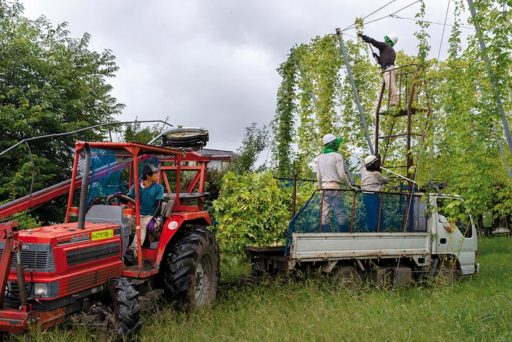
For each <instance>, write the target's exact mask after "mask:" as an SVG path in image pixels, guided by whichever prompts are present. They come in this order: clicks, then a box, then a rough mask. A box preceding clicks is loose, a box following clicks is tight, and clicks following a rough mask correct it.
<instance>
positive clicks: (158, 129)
mask: <svg viewBox="0 0 512 342" xmlns="http://www.w3.org/2000/svg"><path fill="white" fill-rule="evenodd" d="M136 120H137V118H135V121H136ZM167 120H168V118H167V117H166V118H165V119H164V121H167ZM167 128H168V126H167V125H165V124H163V123H162V124H159V123H157V124H154V125H151V126H147V127H144V128H141V123H140V122H136V123H133V124H128V125H126V129H125V131H124V140H125V141H130V142H139V143H142V144H147V143H148V142H150V141H151V140H152V139H153V138H155V137H156V136H157V135H158V134H160V133H162V132H163V131H165V130H166V129H167Z"/></svg>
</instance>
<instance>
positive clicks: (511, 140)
mask: <svg viewBox="0 0 512 342" xmlns="http://www.w3.org/2000/svg"><path fill="white" fill-rule="evenodd" d="M467 1H468V5H469V11H470V12H471V17H472V18H473V25H475V31H476V35H477V37H478V43H479V44H480V50H482V55H483V57H484V59H485V64H486V65H487V73H488V74H489V80H490V81H491V86H492V89H493V90H494V96H495V98H496V106H497V107H498V111H499V112H500V117H501V124H502V125H503V131H504V133H505V138H506V139H507V143H508V151H509V153H510V154H512V137H511V136H510V128H509V127H508V121H507V116H506V115H505V110H504V109H503V102H502V101H501V96H500V92H499V90H498V88H497V86H496V81H495V80H494V75H493V73H492V68H491V60H490V59H489V56H488V55H487V48H486V46H485V42H484V38H483V37H482V33H481V32H480V26H479V25H478V20H477V18H476V10H475V5H474V4H473V0H467ZM503 159H504V160H505V164H506V168H507V171H508V176H509V177H510V178H512V173H511V172H510V167H509V166H508V163H507V159H506V156H505V155H503Z"/></svg>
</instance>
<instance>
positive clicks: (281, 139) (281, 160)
mask: <svg viewBox="0 0 512 342" xmlns="http://www.w3.org/2000/svg"><path fill="white" fill-rule="evenodd" d="M277 71H278V72H279V75H281V77H282V82H281V85H280V87H279V90H278V91H277V109H276V116H275V118H274V121H273V122H272V129H273V131H274V139H275V140H274V144H273V154H274V156H275V160H276V171H277V175H278V176H284V175H286V174H287V173H288V171H289V170H290V168H291V166H292V160H293V157H292V155H291V154H290V152H291V147H292V137H293V135H294V112H295V107H296V104H295V83H296V81H297V73H298V68H297V61H296V58H295V54H294V50H292V51H291V53H290V57H289V58H288V59H287V60H286V61H285V62H283V63H282V64H281V65H280V66H279V68H278V69H277Z"/></svg>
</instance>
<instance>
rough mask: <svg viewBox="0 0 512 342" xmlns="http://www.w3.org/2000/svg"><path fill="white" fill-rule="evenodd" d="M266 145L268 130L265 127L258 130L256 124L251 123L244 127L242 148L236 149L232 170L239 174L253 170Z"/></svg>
mask: <svg viewBox="0 0 512 342" xmlns="http://www.w3.org/2000/svg"><path fill="white" fill-rule="evenodd" d="M267 144H268V130H267V127H266V126H263V127H262V128H259V127H258V126H257V124H256V122H253V123H252V124H251V125H250V126H249V127H246V128H245V136H244V140H243V141H242V146H240V148H239V149H238V151H237V152H238V156H237V157H236V158H235V160H234V162H233V167H232V168H233V170H234V171H235V172H236V173H239V174H241V173H245V172H249V171H251V170H253V168H254V163H255V162H256V161H257V159H258V156H259V154H260V153H261V151H263V150H264V149H265V148H266V147H267Z"/></svg>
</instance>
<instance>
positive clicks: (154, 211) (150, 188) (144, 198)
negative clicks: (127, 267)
mask: <svg viewBox="0 0 512 342" xmlns="http://www.w3.org/2000/svg"><path fill="white" fill-rule="evenodd" d="M157 181H158V169H157V168H156V167H154V166H153V165H151V164H147V165H144V167H143V168H142V179H141V181H140V184H139V185H140V188H139V196H140V199H139V202H140V243H141V245H142V244H143V243H144V240H145V239H146V232H149V233H150V234H156V233H157V230H158V229H159V227H158V226H159V217H160V209H161V207H162V201H163V199H164V188H163V186H162V185H161V184H159V183H158V182H157ZM128 196H129V197H131V198H135V185H132V187H131V188H130V191H128ZM125 258H126V260H127V261H128V262H129V263H132V264H135V263H136V260H137V236H135V237H134V239H133V241H132V244H131V245H130V247H129V250H128V252H127V253H126V256H125Z"/></svg>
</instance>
